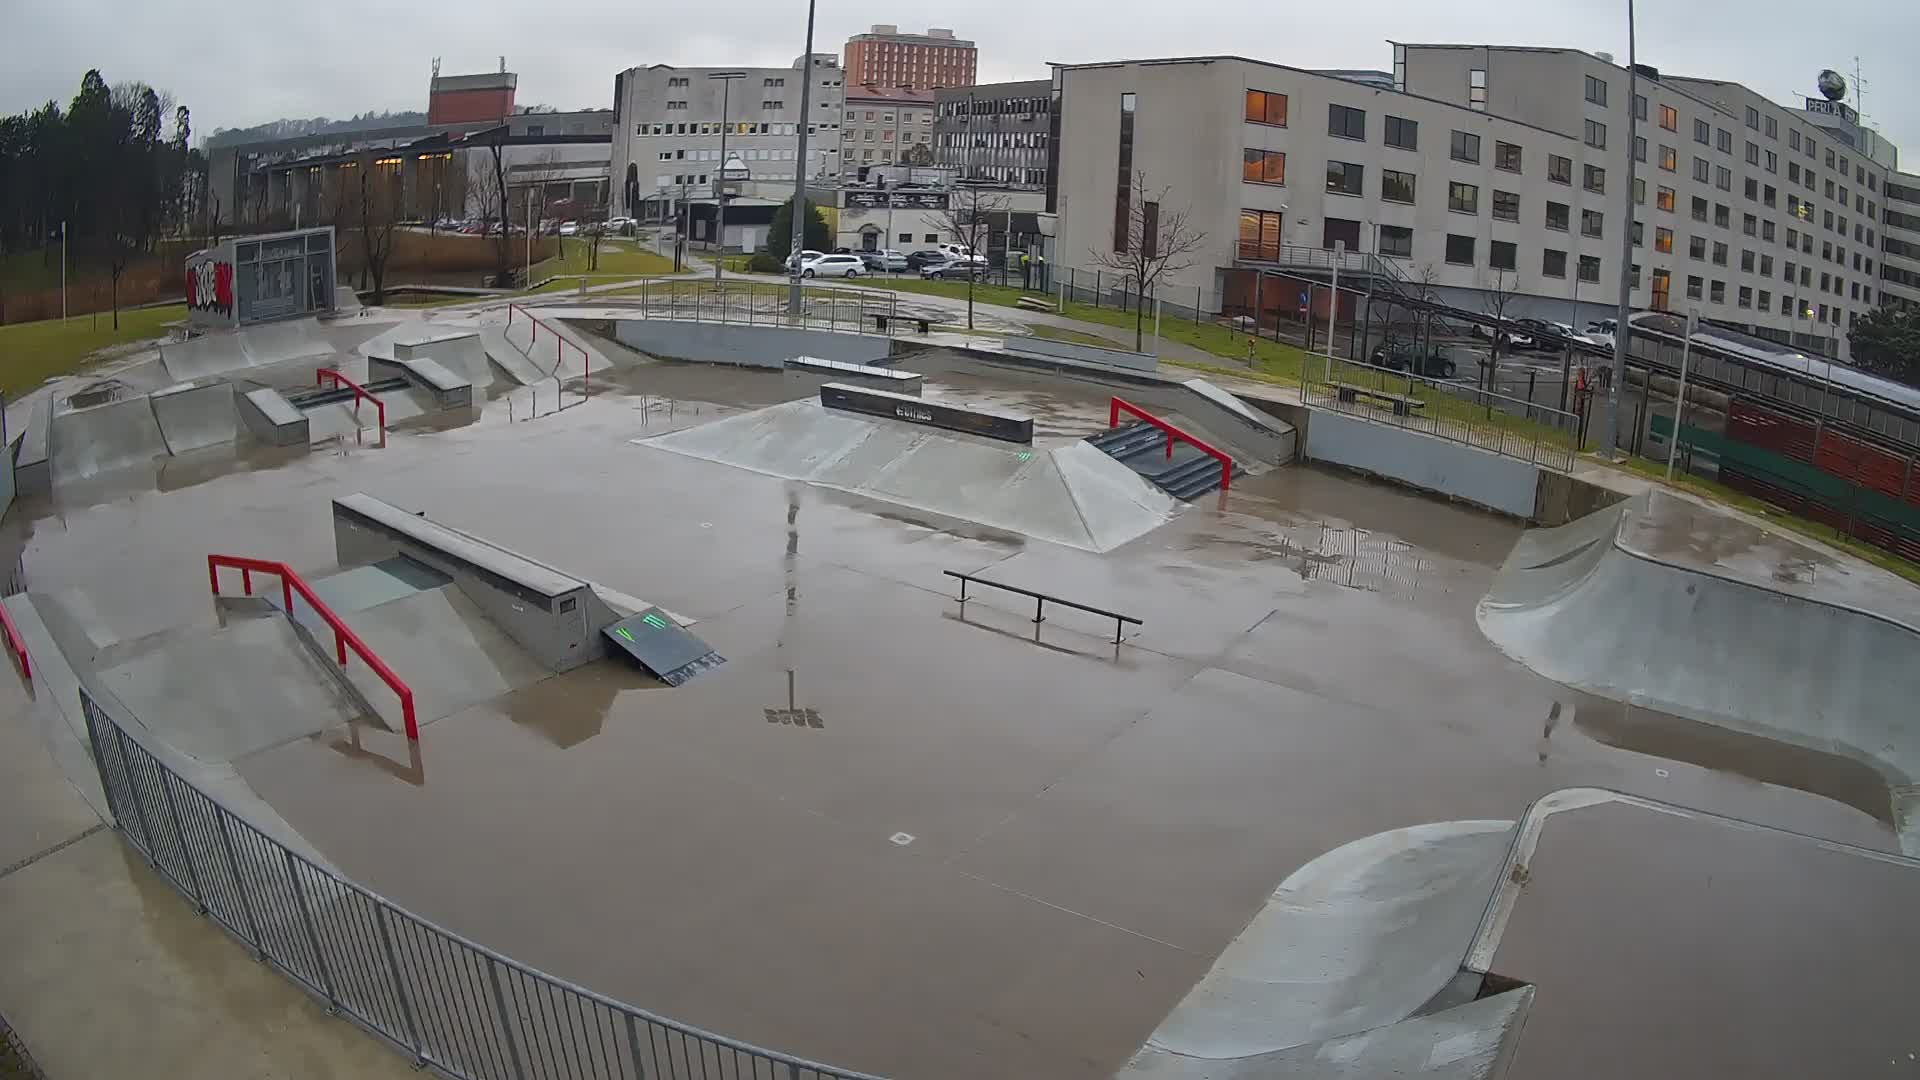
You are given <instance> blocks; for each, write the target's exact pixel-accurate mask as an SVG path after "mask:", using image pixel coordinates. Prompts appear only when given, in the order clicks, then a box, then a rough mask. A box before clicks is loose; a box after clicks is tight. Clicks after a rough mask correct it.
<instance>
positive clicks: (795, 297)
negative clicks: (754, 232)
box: [787, 0, 815, 322]
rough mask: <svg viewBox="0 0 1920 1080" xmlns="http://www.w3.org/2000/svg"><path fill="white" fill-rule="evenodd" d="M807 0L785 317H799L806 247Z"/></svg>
mask: <svg viewBox="0 0 1920 1080" xmlns="http://www.w3.org/2000/svg"><path fill="white" fill-rule="evenodd" d="M814 2H815V0H807V51H806V52H804V53H802V54H800V68H801V73H800V124H799V132H800V150H799V154H798V160H797V161H795V162H794V170H793V252H792V254H793V255H794V257H793V258H790V259H788V260H787V262H788V269H787V318H789V319H792V320H794V321H795V322H798V321H799V319H800V304H801V298H800V259H799V258H798V256H799V254H800V252H801V251H803V250H805V249H806V236H807V233H806V228H807V125H808V124H809V123H811V122H812V120H813V7H814Z"/></svg>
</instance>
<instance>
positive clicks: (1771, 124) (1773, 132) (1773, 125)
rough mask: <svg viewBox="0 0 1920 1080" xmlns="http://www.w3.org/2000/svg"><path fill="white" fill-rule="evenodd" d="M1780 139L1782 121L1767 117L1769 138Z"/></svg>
mask: <svg viewBox="0 0 1920 1080" xmlns="http://www.w3.org/2000/svg"><path fill="white" fill-rule="evenodd" d="M1779 137H1780V121H1778V120H1775V119H1774V118H1773V117H1771V116H1769V117H1767V138H1769V139H1778V138H1779Z"/></svg>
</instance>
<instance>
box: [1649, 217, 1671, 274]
mask: <svg viewBox="0 0 1920 1080" xmlns="http://www.w3.org/2000/svg"><path fill="white" fill-rule="evenodd" d="M1653 250H1655V251H1657V252H1659V253H1660V254H1662V255H1671V254H1673V230H1672V229H1665V228H1660V227H1658V226H1656V227H1655V228H1654V230H1653ZM1655 273H1659V271H1655Z"/></svg>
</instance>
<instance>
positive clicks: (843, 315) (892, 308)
mask: <svg viewBox="0 0 1920 1080" xmlns="http://www.w3.org/2000/svg"><path fill="white" fill-rule="evenodd" d="M790 298H791V294H790V292H789V288H788V285H787V283H786V282H779V283H777V284H776V283H773V282H760V281H720V282H713V281H651V282H645V283H643V284H641V285H640V287H639V288H638V289H635V290H632V291H627V292H625V293H623V294H622V295H618V296H610V297H609V296H603V295H597V294H593V293H589V294H587V296H586V297H584V298H582V299H583V300H585V301H587V302H592V303H599V302H600V301H601V300H603V299H605V300H608V301H610V302H612V303H615V304H618V305H620V306H637V307H638V308H639V312H640V317H641V318H643V319H685V320H689V321H692V322H712V323H737V324H744V325H747V326H788V327H799V328H802V329H809V330H844V331H849V332H858V333H866V334H887V335H889V336H891V335H893V334H896V333H899V332H900V301H899V297H898V295H897V294H895V293H892V292H887V291H883V290H880V289H858V288H820V287H817V286H813V285H809V286H807V288H806V289H805V290H804V292H803V293H802V301H801V306H800V315H799V318H797V319H795V318H792V317H790V316H789V314H788V302H789V300H790ZM908 321H909V322H913V321H914V320H913V319H911V318H909V320H908Z"/></svg>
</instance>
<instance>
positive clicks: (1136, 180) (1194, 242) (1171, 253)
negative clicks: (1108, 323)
mask: <svg viewBox="0 0 1920 1080" xmlns="http://www.w3.org/2000/svg"><path fill="white" fill-rule="evenodd" d="M1133 191H1134V192H1135V195H1134V197H1133V198H1132V199H1130V200H1128V204H1127V227H1126V233H1125V236H1124V237H1120V238H1117V239H1120V240H1122V243H1119V244H1115V245H1112V246H1111V247H1108V246H1102V247H1097V248H1089V249H1088V250H1087V254H1088V256H1089V257H1090V258H1092V260H1093V264H1094V265H1095V266H1101V267H1105V268H1107V269H1109V270H1115V271H1118V272H1119V273H1120V275H1121V282H1122V283H1123V284H1124V283H1125V282H1128V281H1131V282H1132V283H1133V288H1134V292H1135V293H1137V294H1138V295H1139V298H1140V300H1139V302H1138V303H1136V304H1135V305H1134V311H1133V349H1134V351H1135V352H1139V351H1140V349H1141V346H1142V344H1143V343H1144V339H1145V334H1146V319H1147V305H1146V300H1147V298H1148V297H1149V296H1151V295H1152V294H1153V291H1154V286H1155V285H1156V284H1157V283H1158V282H1159V280H1160V277H1161V275H1163V274H1166V273H1169V272H1172V273H1178V272H1179V271H1181V270H1185V269H1186V268H1187V267H1189V266H1192V265H1193V253H1194V252H1195V251H1197V250H1199V248H1200V245H1201V244H1202V243H1204V242H1205V241H1206V239H1207V234H1206V233H1204V232H1202V231H1201V230H1199V229H1198V228H1195V227H1194V224H1193V220H1192V217H1191V215H1190V214H1189V213H1188V211H1187V210H1186V209H1185V208H1184V207H1183V208H1180V209H1171V208H1169V207H1168V205H1167V204H1168V198H1167V196H1168V195H1169V194H1171V193H1172V191H1173V189H1172V188H1171V187H1162V188H1158V189H1156V188H1151V187H1148V186H1147V174H1146V173H1144V172H1136V173H1134V174H1133ZM1114 248H1118V249H1119V250H1114Z"/></svg>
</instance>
